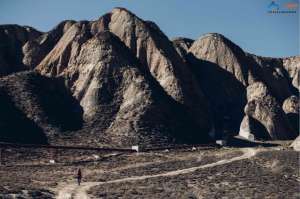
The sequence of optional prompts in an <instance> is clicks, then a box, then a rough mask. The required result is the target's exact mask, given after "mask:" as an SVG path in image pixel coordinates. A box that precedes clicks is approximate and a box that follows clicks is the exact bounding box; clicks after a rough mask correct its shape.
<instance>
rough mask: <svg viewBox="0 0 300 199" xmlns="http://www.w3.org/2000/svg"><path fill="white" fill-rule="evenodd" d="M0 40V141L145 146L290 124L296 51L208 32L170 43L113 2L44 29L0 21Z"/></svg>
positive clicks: (264, 132)
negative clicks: (245, 45)
mask: <svg viewBox="0 0 300 199" xmlns="http://www.w3.org/2000/svg"><path fill="white" fill-rule="evenodd" d="M0 43H2V44H4V45H1V46H0V77H2V78H0V94H1V95H0V102H1V105H0V106H1V110H2V109H3V110H4V112H2V113H0V132H1V134H0V136H2V137H0V141H1V140H5V141H10V142H13V141H16V142H26V143H30V142H31V143H47V142H48V143H58V142H59V144H65V142H66V140H68V142H69V143H70V144H83V145H99V144H108V145H114V146H116V145H118V146H130V145H136V144H139V145H152V146H153V145H166V144H168V143H174V142H184V143H191V142H193V143H199V142H207V141H209V140H210V139H209V135H210V136H211V137H214V136H215V137H214V138H217V139H219V138H222V137H228V136H234V135H237V134H238V132H239V134H240V135H242V136H244V137H246V138H248V139H252V138H255V139H294V138H295V137H296V136H297V132H299V127H298V125H299V123H297V122H298V119H297V118H299V99H298V98H297V97H296V96H298V94H299V81H298V80H299V68H300V67H299V63H300V60H299V56H296V57H288V58H268V57H261V56H256V55H252V54H249V53H247V52H244V51H243V50H242V49H241V48H240V47H239V46H237V45H236V44H234V43H233V42H232V41H230V40H229V39H227V38H225V37H224V36H222V35H220V34H217V33H209V34H206V35H204V36H202V37H200V38H199V39H198V40H196V41H193V40H191V39H187V38H176V39H174V40H173V41H170V40H169V39H168V38H167V36H166V35H165V34H164V33H163V32H162V31H161V30H160V29H159V27H158V26H157V25H156V24H154V23H153V22H150V21H144V20H142V19H140V18H139V17H137V16H135V15H134V14H133V13H131V12H130V11H128V10H126V9H123V8H115V9H113V10H112V11H111V12H110V13H107V14H105V15H104V16H102V17H100V18H99V19H97V20H95V21H79V22H75V21H63V22H61V23H60V24H58V25H57V26H56V27H55V28H53V29H52V30H50V31H49V32H45V33H41V32H39V31H36V30H34V29H33V28H30V27H21V26H17V25H4V26H0ZM24 70H28V71H32V70H34V71H36V72H20V73H15V72H19V71H24ZM11 73H13V74H12V75H10V74H11ZM3 76H4V77H3ZM296 98H297V99H296ZM23 99H25V100H23ZM283 110H284V111H283ZM6 116H7V117H6ZM13 121H16V122H17V123H19V124H20V128H17V127H15V126H13V125H12V124H13ZM74 124H78V125H74ZM1 129H4V131H1ZM21 129H25V130H26V131H28V132H31V133H32V136H28V139H27V140H26V139H23V137H22V136H20V130H21ZM31 129H32V130H31ZM2 132H4V133H2ZM67 132H68V133H67ZM35 137H36V138H37V139H35Z"/></svg>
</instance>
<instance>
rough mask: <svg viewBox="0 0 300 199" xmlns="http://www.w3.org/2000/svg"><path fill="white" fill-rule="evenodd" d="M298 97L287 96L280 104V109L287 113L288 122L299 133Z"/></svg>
mask: <svg viewBox="0 0 300 199" xmlns="http://www.w3.org/2000/svg"><path fill="white" fill-rule="evenodd" d="M299 104H300V103H299V97H298V96H295V95H292V96H290V97H289V98H287V99H286V100H285V101H284V102H283V105H282V109H283V111H284V112H285V114H286V115H287V117H288V119H289V122H290V124H291V125H292V127H293V129H294V130H295V131H296V132H298V133H300V131H299V108H300V106H299Z"/></svg>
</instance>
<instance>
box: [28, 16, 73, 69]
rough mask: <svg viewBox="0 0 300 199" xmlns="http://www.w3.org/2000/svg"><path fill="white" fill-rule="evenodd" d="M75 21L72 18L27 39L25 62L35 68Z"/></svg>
mask: <svg viewBox="0 0 300 199" xmlns="http://www.w3.org/2000/svg"><path fill="white" fill-rule="evenodd" d="M74 23H75V21H71V20H69V21H63V22H61V23H59V24H58V25H57V26H56V27H54V28H53V29H52V30H50V31H49V32H46V33H44V34H42V35H40V36H39V37H37V38H35V39H32V40H29V41H27V42H26V43H25V44H24V46H23V47H22V52H23V54H24V57H23V60H22V62H23V64H24V65H25V66H27V67H28V68H30V69H33V68H35V67H36V66H37V65H38V64H39V63H40V62H41V61H42V59H43V58H44V57H45V56H46V55H47V54H48V53H49V52H50V51H51V50H52V48H53V47H54V46H55V45H56V43H57V42H58V41H59V39H60V38H61V37H62V36H63V34H64V33H65V32H67V30H68V29H69V28H70V27H71V26H72V25H73V24H74Z"/></svg>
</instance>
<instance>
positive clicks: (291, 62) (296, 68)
mask: <svg viewBox="0 0 300 199" xmlns="http://www.w3.org/2000/svg"><path fill="white" fill-rule="evenodd" d="M282 61H283V67H284V68H285V69H286V70H287V71H288V73H289V75H290V78H291V79H292V84H293V86H294V87H295V88H296V89H298V92H299V90H300V78H299V76H300V56H294V57H287V58H283V59H282Z"/></svg>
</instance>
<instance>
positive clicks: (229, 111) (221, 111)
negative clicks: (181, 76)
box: [187, 34, 247, 136]
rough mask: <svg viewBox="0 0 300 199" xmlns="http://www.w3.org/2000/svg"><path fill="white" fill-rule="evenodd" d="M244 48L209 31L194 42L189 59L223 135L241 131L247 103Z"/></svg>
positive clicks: (217, 126)
mask: <svg viewBox="0 0 300 199" xmlns="http://www.w3.org/2000/svg"><path fill="white" fill-rule="evenodd" d="M243 55H244V53H243V51H242V50H241V49H240V48H238V47H237V46H236V45H234V44H233V43H232V42H230V41H229V40H227V39H226V38H224V37H223V36H221V35H219V34H207V35H205V36H203V37H201V38H200V39H198V40H197V41H195V42H194V43H193V45H192V46H191V48H190V49H189V54H188V55H187V60H188V63H189V65H190V67H191V68H192V70H193V72H194V74H196V77H197V80H198V82H199V85H200V86H201V88H202V90H203V92H204V94H205V96H206V97H207V98H208V101H209V102H210V104H211V107H212V110H213V113H214V122H215V127H216V131H217V132H219V134H221V135H219V136H222V134H228V133H229V132H230V134H231V135H232V134H234V132H238V129H239V126H240V122H241V121H242V118H243V116H244V113H243V108H244V106H245V104H246V91H245V85H246V84H247V78H246V74H245V71H246V69H245V67H247V65H242V61H240V57H242V56H243Z"/></svg>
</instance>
